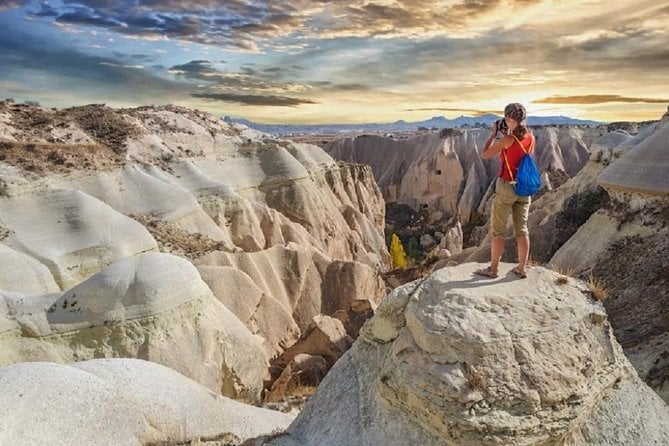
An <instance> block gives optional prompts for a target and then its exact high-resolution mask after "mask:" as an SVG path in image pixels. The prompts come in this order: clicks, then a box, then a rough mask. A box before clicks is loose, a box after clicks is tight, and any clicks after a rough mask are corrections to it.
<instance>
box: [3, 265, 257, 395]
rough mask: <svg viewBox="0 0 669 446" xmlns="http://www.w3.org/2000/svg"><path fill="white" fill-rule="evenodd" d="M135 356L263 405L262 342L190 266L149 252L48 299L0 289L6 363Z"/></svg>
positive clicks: (224, 392)
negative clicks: (220, 300)
mask: <svg viewBox="0 0 669 446" xmlns="http://www.w3.org/2000/svg"><path fill="white" fill-rule="evenodd" d="M119 356H121V357H132V358H140V359H146V360H150V361H153V362H156V363H160V364H163V365H165V366H168V367H170V368H172V369H174V370H176V371H178V372H180V373H182V374H184V375H186V376H188V377H189V378H191V379H194V380H196V381H198V382H199V383H201V384H203V385H205V386H206V387H208V388H209V389H211V390H213V391H216V392H219V393H222V394H223V395H226V396H230V397H235V398H239V399H244V400H248V401H253V402H255V401H258V399H259V398H260V393H261V390H262V386H263V379H264V377H265V374H266V367H267V362H266V360H265V358H264V354H263V349H262V345H261V339H260V338H258V337H256V336H254V335H253V334H252V333H251V332H250V331H249V330H248V329H247V328H246V326H244V324H242V322H241V321H239V319H237V317H236V316H235V315H234V314H232V313H231V312H230V310H228V309H227V308H226V307H225V306H223V305H222V304H221V303H220V302H218V301H217V300H216V299H215V298H214V296H213V295H212V293H211V290H210V289H209V287H207V285H206V284H205V283H204V282H203V281H202V279H201V278H200V276H199V274H198V272H197V270H196V269H195V267H194V266H193V265H192V264H190V263H189V262H188V261H187V260H184V259H182V258H179V257H176V256H172V255H169V254H159V253H149V254H140V255H137V256H134V257H128V258H125V259H122V260H119V261H118V262H116V263H114V264H112V265H110V266H109V267H107V268H106V269H104V270H103V271H101V272H99V273H98V274H95V275H94V276H92V277H91V278H89V279H88V280H86V281H84V282H82V283H81V284H79V285H77V286H75V287H73V288H71V289H69V290H67V291H65V292H64V293H56V294H49V295H37V296H35V295H27V294H19V293H9V292H5V291H0V365H9V364H12V363H16V362H23V361H53V362H76V361H80V360H85V359H92V358H98V357H119Z"/></svg>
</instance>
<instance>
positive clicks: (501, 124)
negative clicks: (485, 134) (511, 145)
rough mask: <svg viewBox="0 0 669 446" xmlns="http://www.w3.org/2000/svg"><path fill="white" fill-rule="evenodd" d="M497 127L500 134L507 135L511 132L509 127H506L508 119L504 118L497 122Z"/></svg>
mask: <svg viewBox="0 0 669 446" xmlns="http://www.w3.org/2000/svg"><path fill="white" fill-rule="evenodd" d="M495 127H496V128H497V131H498V132H502V133H503V134H505V135H506V134H507V133H508V132H509V126H508V125H506V119H504V118H502V119H498V120H497V121H495Z"/></svg>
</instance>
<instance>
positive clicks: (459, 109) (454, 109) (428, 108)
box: [403, 107, 499, 116]
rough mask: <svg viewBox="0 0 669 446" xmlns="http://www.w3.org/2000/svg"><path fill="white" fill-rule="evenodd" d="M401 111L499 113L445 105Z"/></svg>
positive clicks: (497, 112)
mask: <svg viewBox="0 0 669 446" xmlns="http://www.w3.org/2000/svg"><path fill="white" fill-rule="evenodd" d="M403 111H408V112H413V111H448V112H459V113H467V114H468V115H470V116H481V115H490V114H492V115H499V110H481V109H475V108H446V107H426V108H407V109H404V110H403Z"/></svg>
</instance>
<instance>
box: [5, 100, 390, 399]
mask: <svg viewBox="0 0 669 446" xmlns="http://www.w3.org/2000/svg"><path fill="white" fill-rule="evenodd" d="M0 122H1V124H2V125H0V150H2V155H3V156H2V159H1V160H0V253H1V254H2V255H0V257H1V259H0V295H2V297H3V298H2V299H0V326H2V327H6V329H7V330H8V333H11V334H9V335H7V336H6V337H4V338H0V363H2V364H9V363H11V362H15V361H24V360H50V361H57V362H70V361H76V360H81V359H87V358H92V357H100V356H131V357H138V358H143V359H150V360H152V361H156V362H159V363H161V364H165V365H168V366H170V367H173V368H175V369H176V370H178V371H180V372H182V373H184V374H186V375H187V376H189V377H191V378H193V379H196V380H197V381H198V382H200V383H202V384H204V385H206V386H207V387H208V388H210V389H214V390H216V391H220V392H223V393H224V394H225V395H230V396H235V397H240V398H246V399H250V400H253V401H255V400H256V399H257V396H258V395H259V391H260V385H261V383H262V375H263V374H264V373H266V372H267V369H266V368H267V366H268V365H269V363H268V360H269V359H270V358H272V357H275V356H277V355H278V354H280V353H281V352H282V351H283V350H284V349H286V348H287V347H289V346H290V345H291V344H292V342H294V341H295V340H297V339H298V338H299V337H300V335H301V334H302V330H304V329H305V328H306V327H307V326H308V324H309V321H311V319H312V318H313V317H314V316H316V315H318V314H320V313H321V311H325V310H324V309H327V311H328V312H329V314H333V313H336V312H338V311H339V312H340V313H341V312H343V313H344V314H345V316H346V318H348V319H350V320H351V321H352V322H350V323H348V325H347V328H348V326H350V327H351V330H352V331H355V330H356V328H355V326H357V328H359V325H360V323H361V321H360V320H358V319H357V316H359V315H362V314H364V315H365V316H367V315H368V313H367V312H368V310H370V309H371V310H373V308H374V307H375V306H376V303H377V301H378V300H379V299H380V298H381V297H382V295H383V287H382V286H376V287H374V286H370V287H368V286H367V284H372V285H374V284H376V285H378V284H380V283H381V282H380V278H379V274H380V272H381V271H384V270H385V269H387V268H388V267H389V265H390V257H389V254H388V252H387V249H386V247H385V241H384V237H383V227H384V215H385V208H384V203H383V200H382V197H381V194H380V191H379V189H378V187H377V186H376V184H375V182H374V178H373V176H372V173H371V170H370V169H369V168H368V167H367V166H361V165H348V164H344V163H338V162H337V161H335V160H334V159H333V158H332V157H330V156H329V155H327V154H326V153H325V152H324V151H323V150H321V149H320V148H318V147H317V146H313V145H308V144H300V143H293V142H290V141H284V140H279V139H277V138H274V137H271V136H269V135H265V134H262V133H259V132H256V131H252V130H250V129H247V128H245V127H243V126H237V125H231V124H228V123H226V122H223V121H221V120H220V119H219V118H217V117H215V116H213V115H210V114H206V113H202V112H199V111H197V110H189V109H186V108H181V107H173V106H166V107H139V108H135V109H112V108H109V107H106V106H104V105H100V104H93V105H87V106H82V107H72V108H68V109H63V110H56V109H43V108H40V107H36V106H33V105H28V104H16V103H13V102H11V101H0ZM158 251H159V252H162V253H169V254H174V255H176V256H179V257H181V258H182V261H183V262H184V263H185V264H186V265H188V267H185V266H183V265H181V266H179V267H177V268H176V269H175V268H174V265H176V263H175V262H174V261H173V260H170V261H165V262H166V263H169V264H170V265H169V266H168V267H166V269H165V271H160V267H158V266H152V267H148V266H146V265H147V261H146V259H148V258H147V257H141V256H139V257H138V255H140V254H142V253H147V252H158ZM139 258H141V259H142V260H141V261H139V260H136V259H139ZM210 258H221V259H225V260H222V261H220V262H216V261H213V262H210V261H209V259H210ZM131 259H135V260H131ZM160 259H163V260H160V261H159V262H157V263H160V262H162V261H164V258H162V257H161V258H160ZM124 262H125V263H124ZM134 262H136V263H134ZM170 262H171V263H170ZM189 262H190V263H189ZM283 262H285V263H283ZM192 264H197V265H198V268H200V271H199V272H198V271H196V270H195V269H194V268H193V267H192ZM342 264H344V265H348V267H346V268H344V267H342V266H341V265H342ZM331 265H332V266H331ZM134 268H137V269H134ZM335 269H340V270H343V271H344V270H345V271H354V274H351V275H349V277H350V278H351V279H352V280H353V282H352V284H351V286H350V287H347V288H346V289H347V290H354V291H356V293H355V294H353V295H350V296H338V295H336V293H335V294H334V296H335V297H336V299H333V293H332V292H331V291H332V290H333V289H334V288H335V285H334V281H333V280H331V279H330V278H329V276H331V275H332V274H331V271H333V270H335ZM140 270H141V271H145V272H146V273H147V274H149V273H151V274H153V272H155V275H156V280H163V281H164V284H161V283H158V282H156V281H151V280H147V279H146V278H145V277H144V278H141V280H139V279H138V277H139V276H137V277H134V276H133V273H132V271H135V273H139V271H140ZM152 271H153V272H152ZM169 271H171V273H172V274H173V276H169V277H167V276H166V275H165V274H168V272H169ZM200 273H201V274H202V276H203V277H204V278H205V280H206V283H205V282H202V280H201V279H200V275H199V274H200ZM367 276H368V277H367ZM135 279H138V281H137V282H136V283H135V282H133V281H134V280H135ZM89 280H90V282H88V281H89ZM179 280H183V282H184V283H183V284H182V283H179ZM115 281H116V282H115ZM142 281H143V282H142ZM129 282H132V283H131V284H130V285H129V286H130V288H129V289H128V290H121V289H119V287H122V286H125V285H128V283H129ZM140 282H141V284H140ZM165 284H172V286H169V287H168V286H166V285H165ZM360 284H362V285H360ZM209 286H211V289H213V291H214V294H213V295H212V293H211V291H208V290H209V288H208V287H209ZM133 287H135V288H133ZM186 289H190V290H191V291H192V294H191V295H190V296H188V295H187V294H188V293H187V292H185V291H184V290H186ZM368 290H371V293H370V294H369V295H367V294H365V293H367V291H368ZM75 295H76V296H77V298H76V299H73V298H72V297H73V296H75ZM82 295H85V296H88V297H86V298H85V299H80V297H81V296H82ZM214 295H215V297H214ZM334 301H336V302H337V303H341V304H342V305H341V306H338V304H334V303H333V302H334ZM72 302H77V305H78V307H75V308H71V305H72ZM52 304H55V306H54V307H53V311H52V312H50V313H47V316H45V315H44V313H45V310H47V309H48V308H49V306H50V305H52ZM226 307H227V308H226ZM363 307H364V308H363ZM228 308H229V309H228ZM75 310H77V311H75ZM340 316H341V315H340ZM341 317H342V319H346V318H345V317H343V316H341ZM240 320H241V321H242V322H241V323H240V322H239V321H240ZM261 341H262V342H261ZM169 346H171V350H170V349H168V347H169Z"/></svg>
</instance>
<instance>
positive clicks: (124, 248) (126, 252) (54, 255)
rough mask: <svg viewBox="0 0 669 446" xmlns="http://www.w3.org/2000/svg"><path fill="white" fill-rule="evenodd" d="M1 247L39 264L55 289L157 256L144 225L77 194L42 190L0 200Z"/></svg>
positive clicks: (91, 198)
mask: <svg viewBox="0 0 669 446" xmlns="http://www.w3.org/2000/svg"><path fill="white" fill-rule="evenodd" d="M0 219H2V221H3V222H4V226H5V227H6V228H7V229H8V230H9V231H11V233H10V235H9V237H7V239H6V240H4V243H5V244H7V245H9V246H10V247H12V248H13V249H15V250H17V251H21V252H23V253H25V254H27V255H29V256H31V257H33V258H35V259H37V260H39V261H40V262H42V263H43V264H44V265H45V266H46V267H48V268H49V270H50V271H51V273H52V274H53V277H54V278H55V280H56V283H58V285H59V286H60V287H61V289H66V288H70V287H72V286H74V285H76V284H78V283H79V282H81V281H82V280H85V279H87V278H88V277H90V276H91V275H93V274H95V273H96V272H98V271H100V270H101V269H102V268H104V267H106V266H108V265H109V264H111V263H112V262H114V261H116V260H119V259H122V258H123V257H128V256H132V255H134V254H137V253H141V252H148V251H157V250H158V246H157V244H156V241H155V240H154V239H153V237H151V234H149V232H148V231H147V230H146V228H144V226H142V225H140V224H139V223H137V222H136V221H135V220H132V219H131V218H128V217H126V216H125V215H123V214H121V213H119V212H117V211H116V210H114V209H113V208H111V207H110V206H108V205H107V204H105V203H103V202H101V201H99V200H96V199H95V198H93V197H91V196H90V195H87V194H85V193H83V192H81V191H78V190H66V189H55V190H52V189H43V190H39V191H36V192H33V193H23V194H20V195H12V196H9V197H0Z"/></svg>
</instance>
